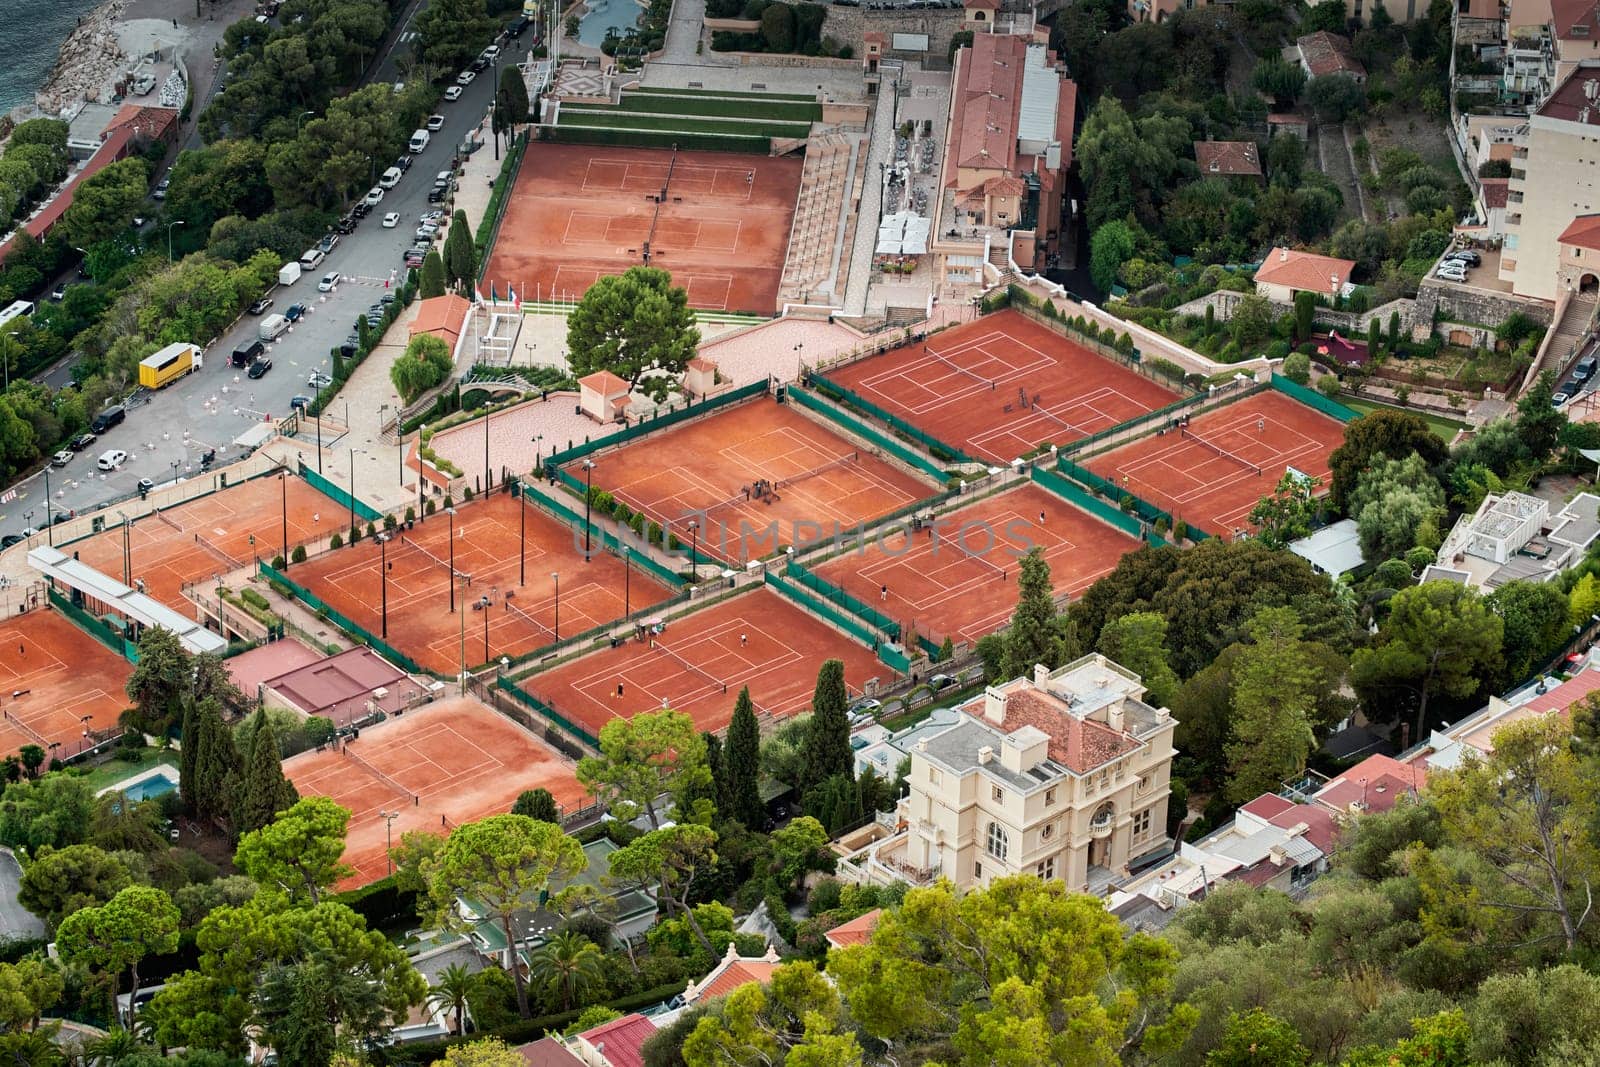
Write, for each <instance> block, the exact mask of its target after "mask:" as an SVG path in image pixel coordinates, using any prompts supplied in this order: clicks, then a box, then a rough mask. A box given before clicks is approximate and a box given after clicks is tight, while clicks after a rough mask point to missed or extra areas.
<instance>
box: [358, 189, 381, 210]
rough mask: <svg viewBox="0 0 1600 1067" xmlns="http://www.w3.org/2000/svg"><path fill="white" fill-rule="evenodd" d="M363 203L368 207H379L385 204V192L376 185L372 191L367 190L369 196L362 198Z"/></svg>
mask: <svg viewBox="0 0 1600 1067" xmlns="http://www.w3.org/2000/svg"><path fill="white" fill-rule="evenodd" d="M361 202H362V203H363V204H365V205H367V206H368V207H377V206H378V205H379V204H381V203H383V190H382V189H380V188H379V187H378V186H376V185H374V186H373V187H372V188H371V189H368V190H367V195H366V196H365V197H363V198H362V200H361Z"/></svg>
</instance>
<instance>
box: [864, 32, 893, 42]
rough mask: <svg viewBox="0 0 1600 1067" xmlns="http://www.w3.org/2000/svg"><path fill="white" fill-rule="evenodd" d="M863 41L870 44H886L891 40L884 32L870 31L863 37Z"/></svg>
mask: <svg viewBox="0 0 1600 1067" xmlns="http://www.w3.org/2000/svg"><path fill="white" fill-rule="evenodd" d="M861 39H862V40H863V41H866V42H867V43H868V44H884V43H886V42H887V41H888V40H889V38H888V37H887V36H885V35H884V33H883V31H882V30H868V31H867V32H866V33H863V34H862V35H861Z"/></svg>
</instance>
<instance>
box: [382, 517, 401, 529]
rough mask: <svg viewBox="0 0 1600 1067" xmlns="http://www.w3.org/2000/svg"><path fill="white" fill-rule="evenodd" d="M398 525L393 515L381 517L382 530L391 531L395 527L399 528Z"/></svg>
mask: <svg viewBox="0 0 1600 1067" xmlns="http://www.w3.org/2000/svg"><path fill="white" fill-rule="evenodd" d="M399 525H400V523H399V522H398V521H397V520H396V519H395V517H394V516H393V515H385V516H384V517H383V528H384V529H385V530H392V529H394V528H395V527H396V526H399Z"/></svg>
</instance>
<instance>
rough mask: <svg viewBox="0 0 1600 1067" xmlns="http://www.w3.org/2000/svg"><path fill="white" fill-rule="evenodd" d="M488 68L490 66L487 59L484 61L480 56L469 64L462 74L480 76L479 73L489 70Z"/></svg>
mask: <svg viewBox="0 0 1600 1067" xmlns="http://www.w3.org/2000/svg"><path fill="white" fill-rule="evenodd" d="M488 66H489V61H488V60H487V59H484V58H483V57H482V56H478V57H477V58H476V59H474V60H473V61H472V62H471V63H468V64H467V69H466V70H465V71H463V72H462V73H464V74H478V73H481V72H482V71H484V70H486V69H488Z"/></svg>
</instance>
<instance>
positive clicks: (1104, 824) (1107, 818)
mask: <svg viewBox="0 0 1600 1067" xmlns="http://www.w3.org/2000/svg"><path fill="white" fill-rule="evenodd" d="M1116 824H1117V817H1116V814H1115V813H1114V812H1110V811H1100V812H1096V813H1095V816H1094V818H1092V819H1090V820H1089V836H1090V837H1093V838H1102V837H1110V836H1111V831H1112V829H1113V828H1114V827H1115V826H1116Z"/></svg>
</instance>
